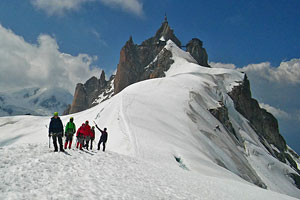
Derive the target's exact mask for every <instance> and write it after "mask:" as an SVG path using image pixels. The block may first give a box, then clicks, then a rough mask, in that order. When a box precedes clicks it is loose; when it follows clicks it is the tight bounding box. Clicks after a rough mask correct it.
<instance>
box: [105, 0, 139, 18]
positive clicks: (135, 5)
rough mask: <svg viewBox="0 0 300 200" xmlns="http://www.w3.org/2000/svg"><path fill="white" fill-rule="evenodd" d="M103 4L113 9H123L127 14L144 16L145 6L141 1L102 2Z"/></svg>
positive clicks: (115, 0) (106, 0) (110, 0)
mask: <svg viewBox="0 0 300 200" xmlns="http://www.w3.org/2000/svg"><path fill="white" fill-rule="evenodd" d="M100 1H101V2H102V3H103V4H105V5H107V6H110V7H112V8H121V9H123V10H124V11H126V12H129V13H133V14H135V15H138V16H143V15H144V12H143V4H142V3H141V2H140V0H100Z"/></svg>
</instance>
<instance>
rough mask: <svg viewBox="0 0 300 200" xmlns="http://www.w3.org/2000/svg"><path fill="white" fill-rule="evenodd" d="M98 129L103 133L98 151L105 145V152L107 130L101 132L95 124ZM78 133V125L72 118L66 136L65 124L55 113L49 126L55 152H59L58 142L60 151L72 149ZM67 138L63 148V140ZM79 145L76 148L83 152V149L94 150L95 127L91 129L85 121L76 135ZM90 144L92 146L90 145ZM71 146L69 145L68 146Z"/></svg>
mask: <svg viewBox="0 0 300 200" xmlns="http://www.w3.org/2000/svg"><path fill="white" fill-rule="evenodd" d="M95 125H96V128H97V129H98V130H99V131H100V132H101V137H100V140H99V143H98V150H100V145H101V143H103V151H105V144H106V141H107V135H108V134H107V129H106V128H104V130H101V129H100V128H99V127H98V125H97V124H96V123H95ZM75 132H76V125H75V123H74V118H73V117H70V121H69V122H68V123H67V125H66V127H65V134H64V128H63V123H62V121H61V119H60V117H59V116H58V113H57V112H55V113H54V116H53V117H52V118H51V121H50V125H49V135H48V136H49V138H50V137H52V140H53V146H54V151H55V152H57V151H58V146H57V141H58V143H59V150H60V151H62V152H64V151H65V150H64V149H67V148H69V149H71V147H72V141H73V137H74V134H75ZM64 136H65V137H66V141H65V145H64V146H63V143H62V138H63V137H64ZM76 138H77V143H76V148H77V149H78V148H79V149H80V150H83V148H86V149H87V150H88V149H89V148H90V149H91V150H92V149H93V142H94V139H95V127H94V126H92V127H90V125H89V121H88V120H87V121H85V123H83V124H82V125H81V126H80V127H79V129H78V130H77V133H76ZM89 143H90V145H89ZM68 144H69V145H68Z"/></svg>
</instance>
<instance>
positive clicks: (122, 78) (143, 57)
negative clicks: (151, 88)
mask: <svg viewBox="0 0 300 200" xmlns="http://www.w3.org/2000/svg"><path fill="white" fill-rule="evenodd" d="M169 39H170V40H172V41H173V42H174V43H175V44H176V45H178V46H179V47H180V46H181V42H180V41H179V39H178V38H177V37H176V36H175V35H174V31H173V30H172V29H171V28H170V26H169V24H168V22H167V20H165V21H164V22H163V23H162V25H161V27H160V28H159V29H158V31H157V32H156V34H155V36H154V37H151V38H149V39H147V40H145V41H144V42H142V44H141V45H136V44H134V42H133V40H132V37H130V39H129V40H128V41H127V42H126V44H125V46H124V47H123V48H122V50H121V52H120V61H119V64H118V68H117V73H116V77H115V82H114V88H115V90H114V93H115V94H117V93H119V92H120V91H122V90H123V89H124V88H125V87H127V86H128V85H131V84H133V83H136V82H138V81H142V80H145V79H149V78H156V77H162V76H164V74H163V73H162V72H163V71H164V70H167V69H168V68H169V67H170V66H171V64H172V61H171V60H170V58H171V57H172V55H171V52H167V50H165V51H164V52H163V53H162V55H161V56H158V55H159V53H160V52H161V50H162V49H163V48H164V46H165V44H166V41H168V40H169ZM155 58H157V59H156V62H154V63H151V62H152V61H153V60H154V59H155ZM149 65H151V66H149ZM152 72H153V73H152Z"/></svg>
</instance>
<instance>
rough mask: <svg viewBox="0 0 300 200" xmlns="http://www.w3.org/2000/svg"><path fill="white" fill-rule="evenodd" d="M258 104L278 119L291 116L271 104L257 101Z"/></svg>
mask: <svg viewBox="0 0 300 200" xmlns="http://www.w3.org/2000/svg"><path fill="white" fill-rule="evenodd" d="M259 106H260V107H261V108H264V109H266V110H267V111H268V112H269V113H271V114H273V115H274V116H275V117H276V118H278V119H290V118H291V116H290V115H289V114H288V113H287V112H285V111H283V110H281V109H279V108H275V107H273V106H270V105H268V104H264V103H259Z"/></svg>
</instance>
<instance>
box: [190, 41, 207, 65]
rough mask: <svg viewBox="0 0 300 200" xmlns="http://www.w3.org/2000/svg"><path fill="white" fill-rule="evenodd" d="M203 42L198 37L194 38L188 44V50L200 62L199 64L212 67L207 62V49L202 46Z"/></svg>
mask: <svg viewBox="0 0 300 200" xmlns="http://www.w3.org/2000/svg"><path fill="white" fill-rule="evenodd" d="M202 46H203V42H202V41H201V40H199V39H198V38H193V39H192V40H191V41H189V43H188V44H187V45H186V51H187V52H189V53H190V54H191V56H193V57H194V58H195V60H196V61H197V62H198V64H199V65H201V66H204V67H210V66H209V65H208V63H207V61H208V55H207V53H206V50H205V49H204V48H203V47H202Z"/></svg>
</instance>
